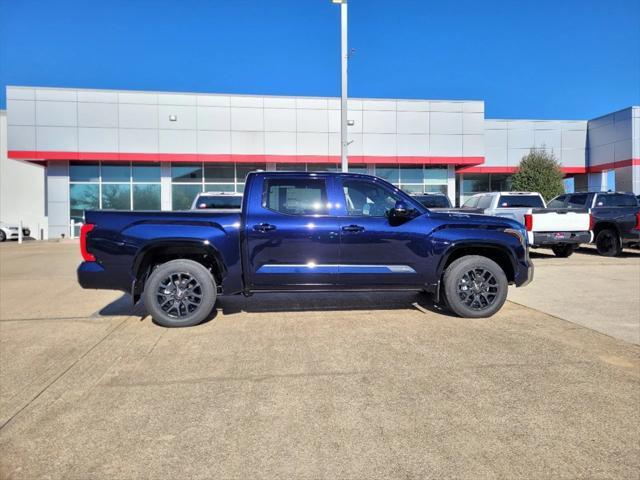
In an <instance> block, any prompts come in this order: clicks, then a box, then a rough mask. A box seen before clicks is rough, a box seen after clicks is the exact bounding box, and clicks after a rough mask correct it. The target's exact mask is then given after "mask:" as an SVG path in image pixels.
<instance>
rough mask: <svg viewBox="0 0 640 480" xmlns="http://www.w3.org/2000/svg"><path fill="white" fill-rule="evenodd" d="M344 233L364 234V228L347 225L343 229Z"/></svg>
mask: <svg viewBox="0 0 640 480" xmlns="http://www.w3.org/2000/svg"><path fill="white" fill-rule="evenodd" d="M342 231H343V232H351V233H358V232H364V227H362V226H360V225H347V226H346V227H342Z"/></svg>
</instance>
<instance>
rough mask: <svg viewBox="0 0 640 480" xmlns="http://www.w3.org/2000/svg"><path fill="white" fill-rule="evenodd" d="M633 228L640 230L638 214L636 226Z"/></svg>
mask: <svg viewBox="0 0 640 480" xmlns="http://www.w3.org/2000/svg"><path fill="white" fill-rule="evenodd" d="M633 228H635V229H636V230H640V212H638V213H636V226H635V227H633Z"/></svg>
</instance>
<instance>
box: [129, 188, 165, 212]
mask: <svg viewBox="0 0 640 480" xmlns="http://www.w3.org/2000/svg"><path fill="white" fill-rule="evenodd" d="M133 209H134V210H160V184H153V183H148V184H134V185H133Z"/></svg>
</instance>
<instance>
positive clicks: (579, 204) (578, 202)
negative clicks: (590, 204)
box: [567, 193, 589, 208]
mask: <svg viewBox="0 0 640 480" xmlns="http://www.w3.org/2000/svg"><path fill="white" fill-rule="evenodd" d="M588 196H589V195H587V194H586V193H579V194H577V195H569V203H568V204H567V208H585V207H586V206H587V197H588Z"/></svg>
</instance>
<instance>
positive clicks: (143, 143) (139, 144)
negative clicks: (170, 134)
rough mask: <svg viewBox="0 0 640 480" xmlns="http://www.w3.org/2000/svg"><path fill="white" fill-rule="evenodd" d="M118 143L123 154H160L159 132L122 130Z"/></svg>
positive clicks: (151, 130) (137, 129)
mask: <svg viewBox="0 0 640 480" xmlns="http://www.w3.org/2000/svg"><path fill="white" fill-rule="evenodd" d="M118 141H119V143H120V152H122V153H158V130H156V129H150V128H144V129H142V128H121V129H120V130H118Z"/></svg>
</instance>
